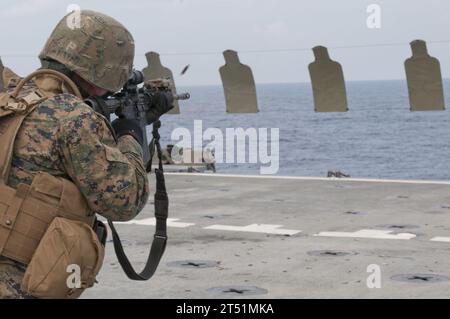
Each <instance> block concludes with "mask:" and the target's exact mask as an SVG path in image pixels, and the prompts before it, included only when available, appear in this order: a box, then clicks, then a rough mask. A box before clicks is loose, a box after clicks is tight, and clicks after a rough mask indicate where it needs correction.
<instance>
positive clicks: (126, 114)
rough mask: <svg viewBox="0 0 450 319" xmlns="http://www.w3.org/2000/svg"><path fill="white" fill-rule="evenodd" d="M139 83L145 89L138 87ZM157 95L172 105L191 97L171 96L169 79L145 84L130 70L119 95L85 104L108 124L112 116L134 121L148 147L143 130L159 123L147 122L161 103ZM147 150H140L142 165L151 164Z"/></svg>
mask: <svg viewBox="0 0 450 319" xmlns="http://www.w3.org/2000/svg"><path fill="white" fill-rule="evenodd" d="M142 83H143V84H144V85H143V86H142V87H138V86H139V85H140V84H142ZM158 95H165V97H166V98H167V99H168V100H169V101H171V102H170V103H171V104H172V103H173V101H174V100H188V99H190V97H191V96H190V94H189V93H183V94H172V91H171V83H170V80H169V79H154V80H147V81H144V74H143V73H142V72H141V71H138V70H133V74H132V75H131V77H130V79H129V80H128V82H127V83H126V84H125V85H124V87H123V88H122V90H121V91H119V92H118V93H115V94H113V95H111V96H108V97H106V98H104V99H99V98H88V99H86V100H85V103H86V104H88V105H89V106H90V107H92V108H93V109H94V110H95V111H96V112H99V113H101V114H103V115H104V116H105V117H106V118H107V119H108V120H110V119H111V114H115V115H117V116H118V117H119V118H127V119H132V120H137V121H138V122H139V126H140V127H141V129H142V131H143V132H144V145H149V144H148V139H147V134H146V132H147V130H146V127H147V126H148V125H150V124H152V122H155V123H156V126H158V123H157V122H158V121H154V120H155V119H152V118H149V113H151V110H152V109H153V108H155V107H156V105H155V103H157V101H159V100H160V99H159V97H158ZM172 108H173V106H172ZM150 147H151V145H149V147H144V148H143V152H144V163H148V162H149V161H150V160H151V157H150V155H151V154H150Z"/></svg>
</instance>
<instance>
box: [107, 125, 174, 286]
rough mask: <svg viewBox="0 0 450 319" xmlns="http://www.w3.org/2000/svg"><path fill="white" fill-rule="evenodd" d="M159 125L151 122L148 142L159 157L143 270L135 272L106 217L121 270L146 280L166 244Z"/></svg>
mask: <svg viewBox="0 0 450 319" xmlns="http://www.w3.org/2000/svg"><path fill="white" fill-rule="evenodd" d="M160 127H161V122H160V121H159V120H158V121H157V122H155V123H154V124H153V132H152V133H153V139H152V142H151V143H150V145H151V148H153V149H152V150H151V153H153V154H154V152H155V149H154V148H155V147H156V152H157V154H158V159H159V168H158V169H155V176H156V193H155V218H156V227H155V235H154V238H153V243H152V247H151V249H150V253H149V255H148V258H147V262H146V264H145V267H144V270H143V271H142V272H141V273H137V272H136V271H135V270H134V268H133V266H132V265H131V263H130V261H129V260H128V257H127V256H126V254H125V251H124V249H123V246H122V243H121V241H120V237H119V234H118V233H117V231H116V229H115V227H114V225H113V223H112V221H111V220H109V219H108V225H109V227H110V229H111V232H112V235H113V243H114V251H115V252H116V256H117V259H118V260H119V263H120V265H121V266H122V269H123V271H124V272H125V274H126V275H127V276H128V278H130V279H131V280H139V281H146V280H149V279H150V278H151V277H152V276H153V275H154V273H155V272H156V269H157V268H158V265H159V262H160V260H161V258H162V256H163V254H164V251H165V249H166V244H167V217H168V212H169V199H168V196H167V191H166V184H165V179H164V169H163V164H162V152H161V145H160V143H159V139H160V135H159V132H158V129H159V128H160ZM151 166H152V157H150V162H149V164H148V166H147V171H151Z"/></svg>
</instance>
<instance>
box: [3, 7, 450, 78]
mask: <svg viewBox="0 0 450 319" xmlns="http://www.w3.org/2000/svg"><path fill="white" fill-rule="evenodd" d="M0 3H1V4H2V9H1V12H0V21H1V23H2V26H3V28H2V31H1V32H0V43H1V47H0V56H1V57H2V60H3V63H4V64H5V65H7V66H9V67H12V68H13V69H14V70H16V71H17V72H18V73H19V74H21V75H25V74H27V73H29V72H31V71H33V70H34V69H35V68H36V67H38V65H39V62H38V59H37V58H36V56H37V55H38V53H39V51H40V50H41V48H42V46H43V45H44V43H45V40H46V38H47V37H48V36H49V34H50V32H51V31H52V29H53V27H54V26H55V24H56V23H57V22H58V20H59V19H60V18H61V17H62V16H64V15H65V13H66V10H67V6H68V5H69V4H72V3H76V4H78V5H79V6H80V7H81V8H82V9H92V10H97V11H101V12H103V13H106V14H108V15H111V16H113V17H115V18H116V19H117V20H119V21H120V22H122V23H123V24H124V25H125V26H126V27H127V28H128V29H129V30H130V31H131V32H132V34H133V35H134V38H135V41H136V59H135V65H136V67H137V68H139V69H142V68H143V67H144V66H145V65H146V60H145V56H144V53H145V52H147V51H150V50H152V51H157V52H160V53H161V55H162V62H163V64H164V65H165V66H167V67H169V68H171V69H172V70H173V71H174V75H175V80H176V82H177V84H178V85H199V84H220V76H219V72H218V68H219V67H220V66H221V65H223V64H224V60H223V56H222V55H221V52H222V51H223V50H226V49H234V50H237V51H251V50H256V51H264V50H266V51H270V50H285V49H301V48H312V47H313V46H316V45H324V46H328V47H342V46H352V45H370V44H378V43H404V45H400V46H386V47H376V48H373V47H371V48H335V49H330V55H331V57H332V58H333V59H334V60H337V61H339V62H340V63H341V64H342V66H343V68H344V75H345V78H346V80H380V79H381V80H383V79H403V78H404V68H403V62H404V60H405V59H406V58H407V57H409V56H410V55H411V53H410V52H411V51H410V47H409V45H408V43H409V42H410V41H412V40H414V39H418V38H420V39H424V40H426V41H442V40H450V19H449V12H450V1H448V0H408V1H405V0H368V1H366V0H345V1H336V0H146V1H143V0H125V1H116V0H108V1H107V0H80V1H75V0H72V1H66V0H2V1H1V2H0ZM370 4H379V5H380V6H381V9H382V12H381V28H380V29H369V28H368V27H367V25H366V20H367V17H368V16H369V13H367V11H366V10H367V7H368V6H369V5H370ZM428 48H429V52H430V54H431V55H433V56H435V57H437V58H439V59H440V61H441V67H442V73H443V76H444V77H449V76H450V43H430V44H429V45H428ZM195 52H212V53H213V54H207V55H189V54H186V53H195ZM167 53H178V54H180V55H168V54H167ZM240 57H241V61H242V62H243V63H245V64H247V65H249V66H251V67H252V69H253V72H254V75H255V80H256V82H257V83H276V82H309V73H308V69H307V67H308V64H309V63H310V62H311V61H312V60H313V55H312V51H310V50H305V51H299V52H276V53H245V54H244V53H242V54H240ZM187 64H190V65H191V67H190V69H189V71H188V72H187V73H186V74H185V75H184V76H180V75H179V74H180V71H181V70H182V69H183V67H184V66H185V65H187Z"/></svg>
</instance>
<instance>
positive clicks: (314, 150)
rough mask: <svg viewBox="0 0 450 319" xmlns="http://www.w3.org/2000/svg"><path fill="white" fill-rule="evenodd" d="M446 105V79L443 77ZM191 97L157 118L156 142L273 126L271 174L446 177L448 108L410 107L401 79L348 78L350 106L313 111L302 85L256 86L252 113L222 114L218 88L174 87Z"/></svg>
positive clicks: (226, 168) (449, 163) (449, 168)
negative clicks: (275, 167) (276, 163)
mask: <svg viewBox="0 0 450 319" xmlns="http://www.w3.org/2000/svg"><path fill="white" fill-rule="evenodd" d="M444 87H445V94H446V104H447V106H448V105H450V104H449V102H450V100H449V98H450V80H445V81H444ZM178 91H179V92H181V91H189V92H190V93H191V96H192V97H191V100H189V101H184V102H181V104H180V107H181V112H182V113H181V115H165V116H164V117H163V118H162V122H163V127H162V129H161V134H162V136H163V139H162V142H163V144H168V143H172V142H173V141H171V139H170V136H171V133H172V131H173V130H174V129H175V128H179V127H184V128H187V129H189V130H191V132H192V133H193V128H194V120H203V129H204V130H205V129H206V128H219V129H221V130H222V132H223V133H224V134H225V129H226V128H237V127H242V128H244V129H246V128H252V127H253V128H279V129H280V143H279V145H280V167H279V171H278V173H277V174H278V175H289V176H323V177H324V176H326V174H327V172H328V171H329V170H340V171H342V172H344V173H346V174H349V175H351V176H352V177H355V178H388V179H431V180H448V179H450V138H449V137H450V111H448V110H447V111H443V112H414V113H413V112H410V111H409V103H408V92H407V87H406V83H405V82H404V81H363V82H347V94H348V101H349V109H350V110H349V112H347V113H327V114H323V113H320V114H319V113H315V112H314V111H313V109H314V107H313V97H312V90H311V86H310V84H309V83H304V84H264V85H258V86H257V92H258V101H259V108H260V112H259V113H258V114H227V113H226V112H225V101H224V94H223V89H222V87H221V86H203V87H200V86H199V87H188V88H186V87H185V88H179V89H178ZM261 165H262V164H218V165H217V170H218V172H219V173H238V174H259V173H260V167H261Z"/></svg>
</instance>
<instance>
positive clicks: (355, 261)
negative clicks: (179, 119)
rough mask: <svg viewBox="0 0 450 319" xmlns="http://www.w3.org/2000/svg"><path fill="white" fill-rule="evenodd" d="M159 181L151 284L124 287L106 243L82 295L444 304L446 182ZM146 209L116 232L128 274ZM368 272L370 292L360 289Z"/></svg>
mask: <svg viewBox="0 0 450 319" xmlns="http://www.w3.org/2000/svg"><path fill="white" fill-rule="evenodd" d="M166 179H167V184H168V189H169V196H170V218H171V220H170V222H169V243H168V247H167V251H166V254H165V256H164V257H163V260H162V262H161V265H160V268H159V269H158V271H157V273H156V275H155V277H154V278H153V279H152V280H150V281H149V282H132V281H129V280H128V279H127V278H126V276H125V275H124V274H123V272H122V270H121V269H120V266H119V264H118V262H117V259H116V257H115V254H114V251H113V247H112V243H111V241H109V242H108V245H107V255H106V259H105V264H104V267H103V269H102V272H101V274H100V275H99V277H98V281H99V284H97V285H96V286H95V287H94V288H92V289H90V290H89V291H87V292H86V293H85V294H84V296H83V297H84V298H187V299H189V298H246V297H252V298H339V297H344V298H348V297H350V298H355V297H358V298H379V297H383V298H397V297H398V298H412V297H423V298H429V297H437V298H440V297H446V298H448V297H450V281H446V279H447V278H446V277H450V259H449V256H448V255H447V254H449V253H450V223H449V219H450V183H446V182H426V181H381V180H352V179H325V178H323V179H322V178H295V177H293V178H282V177H280V178H278V177H259V176H255V177H247V176H231V175H200V174H168V175H167V177H166ZM151 185H153V179H152V181H151ZM152 212H153V206H152V205H150V204H149V205H148V206H147V207H146V208H145V209H144V211H143V212H142V213H141V215H140V216H138V218H136V220H134V221H132V222H130V223H126V224H118V230H119V232H120V233H121V237H122V239H123V241H124V245H125V249H126V251H127V252H128V254H129V255H130V257H131V260H133V261H134V264H135V265H136V266H137V268H141V267H142V266H143V261H144V260H145V259H146V257H147V253H148V249H149V243H150V240H151V238H152V236H153V229H154V227H153V226H152V224H153V223H154V220H153V218H152ZM372 264H375V265H378V266H379V267H380V269H381V288H380V289H376V288H375V289H369V288H368V286H367V283H366V281H367V278H368V277H369V276H370V275H371V274H370V273H368V272H367V267H368V266H369V265H372ZM402 275H404V276H402ZM440 276H443V277H440ZM396 279H400V281H399V280H396ZM402 279H404V281H402ZM441 280H442V281H441ZM256 288H260V289H256Z"/></svg>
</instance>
